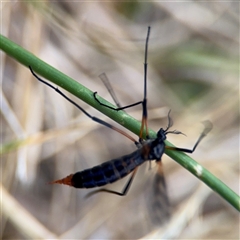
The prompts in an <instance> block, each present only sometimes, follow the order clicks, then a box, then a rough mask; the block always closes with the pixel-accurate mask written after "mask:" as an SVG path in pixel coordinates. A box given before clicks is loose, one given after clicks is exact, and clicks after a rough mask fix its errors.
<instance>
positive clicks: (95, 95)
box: [93, 92, 142, 111]
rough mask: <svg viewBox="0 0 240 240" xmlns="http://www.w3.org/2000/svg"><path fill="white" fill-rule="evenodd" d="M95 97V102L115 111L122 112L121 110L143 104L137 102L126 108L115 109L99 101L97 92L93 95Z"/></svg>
mask: <svg viewBox="0 0 240 240" xmlns="http://www.w3.org/2000/svg"><path fill="white" fill-rule="evenodd" d="M93 97H94V98H95V100H96V101H97V102H98V103H99V104H100V105H101V106H104V107H107V108H110V109H112V110H115V111H120V110H123V109H126V108H130V107H134V106H136V105H138V104H141V103H142V101H139V102H136V103H133V104H130V105H127V106H124V107H118V108H114V107H111V106H108V105H107V104H104V103H101V102H100V101H99V100H98V98H97V92H94V93H93ZM115 103H116V104H117V102H115ZM117 106H118V104H117Z"/></svg>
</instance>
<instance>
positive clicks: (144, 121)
mask: <svg viewBox="0 0 240 240" xmlns="http://www.w3.org/2000/svg"><path fill="white" fill-rule="evenodd" d="M150 30H151V27H148V32H147V38H146V44H145V56H144V97H143V101H142V109H143V111H142V126H141V130H140V133H139V141H140V142H142V139H143V131H144V127H145V129H146V138H149V135H148V122H147V117H148V114H147V56H148V42H149V36H150Z"/></svg>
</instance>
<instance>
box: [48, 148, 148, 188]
mask: <svg viewBox="0 0 240 240" xmlns="http://www.w3.org/2000/svg"><path fill="white" fill-rule="evenodd" d="M145 161H146V160H145V159H144V158H143V157H142V155H141V151H140V150H137V151H135V152H133V153H131V154H128V155H125V156H123V157H121V158H116V159H113V160H110V161H108V162H105V163H103V164H101V165H98V166H95V167H93V168H89V169H86V170H83V171H81V172H76V173H74V174H71V175H69V176H67V177H65V178H63V179H60V180H57V181H54V182H51V184H53V183H59V184H66V185H70V186H73V187H75V188H94V187H100V186H103V185H106V184H108V183H113V182H115V181H117V180H119V179H121V178H123V177H125V176H126V175H128V174H129V173H130V172H132V171H133V170H134V169H135V168H136V167H137V166H139V165H141V164H142V163H143V162H145Z"/></svg>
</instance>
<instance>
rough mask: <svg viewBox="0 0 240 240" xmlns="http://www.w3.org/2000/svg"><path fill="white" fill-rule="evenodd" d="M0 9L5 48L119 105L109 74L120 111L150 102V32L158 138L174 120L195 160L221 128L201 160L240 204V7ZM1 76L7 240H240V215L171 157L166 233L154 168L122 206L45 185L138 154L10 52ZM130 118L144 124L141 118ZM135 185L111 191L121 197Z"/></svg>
mask: <svg viewBox="0 0 240 240" xmlns="http://www.w3.org/2000/svg"><path fill="white" fill-rule="evenodd" d="M1 8H2V9H1V12H2V29H1V32H2V34H3V35H4V36H6V37H8V38H10V39H11V40H12V41H14V42H16V43H17V44H19V45H21V46H22V47H24V48H26V49H27V50H28V51H30V52H32V53H33V54H35V55H36V56H38V57H39V58H40V59H42V60H44V61H46V62H47V63H49V64H50V65H52V66H54V67H55V68H57V69H59V70H61V71H62V72H63V73H65V74H67V75H69V76H70V77H72V78H73V79H76V80H77V81H79V82H80V83H81V84H83V85H85V86H86V87H88V88H89V89H91V90H92V91H98V93H99V95H101V96H102V97H104V98H106V99H107V100H109V101H111V102H112V99H111V97H110V96H109V94H108V92H107V90H106V88H105V87H104V86H103V84H102V82H101V80H100V79H99V77H98V76H99V74H101V73H106V74H107V76H108V78H109V80H110V82H111V84H112V86H113V88H114V91H115V93H116V95H117V97H118V99H119V101H120V103H121V104H122V105H123V106H124V105H128V104H131V103H133V102H137V101H140V100H142V97H143V61H144V45H145V38H146V34H147V27H148V26H149V25H150V26H151V27H152V29H151V36H150V42H149V53H148V110H149V126H150V128H151V129H153V130H155V131H157V130H158V129H159V128H161V127H163V128H165V127H166V126H167V113H168V111H169V109H171V116H172V118H173V120H174V129H177V130H179V131H181V132H183V133H185V134H186V135H187V137H185V136H183V135H173V134H172V135H168V140H169V141H170V142H171V143H173V144H174V145H176V146H179V147H185V148H192V146H193V145H194V143H195V141H196V139H197V138H198V136H199V134H200V132H201V131H202V128H203V126H202V124H201V121H203V120H206V119H209V120H210V121H212V123H213V125H214V128H213V130H212V131H211V132H210V134H209V135H208V136H207V137H206V138H205V139H204V140H203V142H202V143H201V144H200V146H199V147H198V148H197V150H196V152H194V154H193V156H192V157H193V158H194V159H195V160H196V161H197V162H199V163H200V164H201V165H203V166H204V167H205V168H207V169H208V170H209V171H210V172H212V173H213V174H214V175H216V176H217V177H218V178H219V179H221V180H222V181H223V182H224V183H226V184H227V185H228V186H229V187H230V188H231V189H233V190H234V191H236V192H237V193H238V194H239V3H237V2H233V1H226V2H200V1H192V2H152V3H150V2H148V3H143V2H140V1H134V2H112V3H110V2H108V3H107V2H81V3H80V2H78V3H76V2H71V1H69V2H68V1H61V2H52V1H45V2H31V1H28V2H25V3H24V2H20V1H11V2H3V3H2V4H1ZM1 69H2V79H1V83H2V84H1V145H2V150H1V162H2V163H1V172H2V177H1V193H2V203H1V205H2V219H1V221H2V222H1V224H2V226H1V238H2V239H141V238H142V239H166V238H168V239H220V238H221V239H239V215H238V213H237V211H236V210H235V209H234V208H233V207H232V206H230V205H229V204H228V203H226V202H225V201H224V200H223V199H222V198H221V197H219V196H218V195H217V194H215V193H214V192H213V191H212V190H211V189H209V188H208V187H207V186H206V185H204V184H203V183H202V182H200V181H199V180H198V179H197V178H196V177H194V176H193V175H191V174H190V173H189V172H187V171H186V170H185V169H184V168H182V167H181V166H179V165H178V164H177V163H176V162H174V161H173V160H172V159H170V158H169V157H168V156H167V155H164V156H163V159H162V161H163V166H164V173H165V178H166V182H167V186H168V195H169V199H170V202H171V208H170V210H171V212H172V217H171V220H170V221H169V222H167V224H163V223H166V221H165V220H164V217H165V215H164V214H162V213H164V211H166V209H156V208H155V207H153V205H152V203H153V202H154V201H156V196H154V191H153V190H152V189H153V185H154V176H155V174H156V171H157V167H156V166H155V164H152V166H151V169H149V165H148V164H144V165H143V166H142V167H141V168H140V169H139V170H138V173H137V175H136V178H135V179H134V182H133V184H132V187H131V189H130V191H129V192H128V194H127V196H125V197H118V196H115V195H111V194H106V193H99V194H97V195H93V196H91V197H90V198H85V196H86V194H87V193H89V192H90V190H86V189H80V190H79V189H74V188H70V187H68V186H63V185H48V184H47V183H48V182H50V181H52V180H56V179H59V178H63V177H65V176H67V175H69V174H70V173H75V172H77V171H81V170H83V169H86V168H90V167H93V166H95V165H97V164H100V163H102V162H105V161H107V160H109V159H112V158H116V157H120V156H122V155H125V154H128V153H130V152H132V151H134V150H135V145H134V144H133V143H132V142H131V141H129V140H128V139H127V138H124V137H123V136H121V135H120V134H118V133H117V132H114V131H111V130H110V129H107V128H104V127H103V126H101V125H99V124H96V123H95V122H92V121H91V120H89V119H88V118H87V117H86V116H85V115H84V114H82V113H81V112H79V111H78V109H76V108H75V107H74V106H73V105H71V104H70V103H69V102H67V101H66V100H65V99H63V98H62V97H61V96H59V95H58V94H57V93H56V92H54V91H53V90H52V89H49V88H48V87H47V86H45V85H43V84H41V83H39V82H38V81H36V80H35V79H34V78H33V76H32V75H31V73H30V71H29V70H28V69H27V68H25V67H24V66H22V65H20V64H19V63H18V62H16V61H15V60H14V59H12V58H9V57H8V56H6V55H5V54H4V53H3V52H1ZM64 92H65V91H64ZM66 94H68V93H66ZM68 96H70V94H69V95H68ZM70 97H71V98H72V99H74V100H76V101H77V102H78V103H79V104H80V105H81V106H82V107H84V109H85V110H86V111H89V113H91V114H92V115H94V116H97V117H99V118H102V119H104V120H106V121H107V122H109V123H112V124H114V125H115V126H118V125H117V124H116V123H114V122H112V121H111V120H110V119H107V118H106V117H105V116H104V115H102V114H101V113H99V112H97V111H96V110H95V109H93V108H91V107H89V106H88V105H86V104H85V103H83V102H82V101H80V100H79V99H76V98H75V97H73V96H70ZM127 112H128V113H129V114H130V115H132V116H133V117H135V118H137V119H139V120H140V119H141V106H137V107H134V108H131V109H128V110H127ZM130 134H131V133H130ZM135 138H136V139H137V138H138V137H137V136H135ZM126 182H127V178H124V179H122V180H121V181H118V182H117V183H114V184H112V185H108V186H107V187H108V188H109V189H112V190H115V191H121V190H122V188H123V187H124V185H125V184H126ZM154 206H155V205H154Z"/></svg>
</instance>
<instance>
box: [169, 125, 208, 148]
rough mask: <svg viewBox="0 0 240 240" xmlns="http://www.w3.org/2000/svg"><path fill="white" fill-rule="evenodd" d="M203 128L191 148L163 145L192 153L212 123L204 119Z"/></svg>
mask: <svg viewBox="0 0 240 240" xmlns="http://www.w3.org/2000/svg"><path fill="white" fill-rule="evenodd" d="M203 125H204V129H203V132H202V133H201V135H200V136H199V138H198V140H197V142H196V143H195V144H194V146H193V148H192V149H187V148H178V147H170V146H165V148H166V149H169V150H174V151H180V152H187V153H193V152H194V151H195V149H196V148H197V146H198V144H199V143H200V142H201V141H202V139H203V138H204V137H205V136H206V135H207V134H208V133H209V132H210V131H211V130H212V128H213V125H212V123H211V122H210V121H204V122H203Z"/></svg>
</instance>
